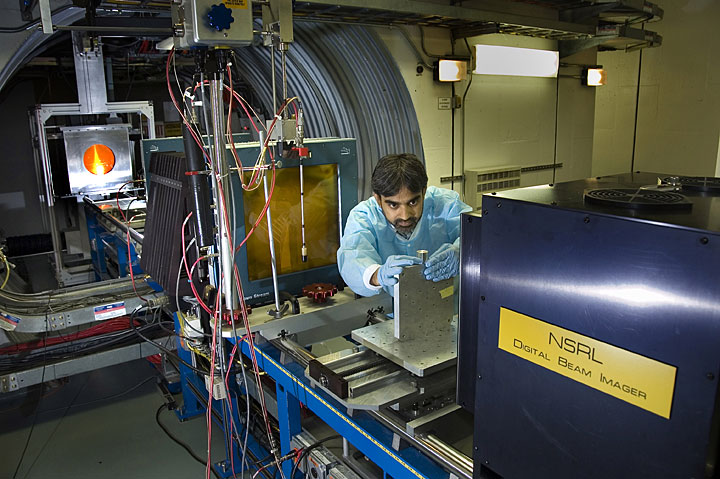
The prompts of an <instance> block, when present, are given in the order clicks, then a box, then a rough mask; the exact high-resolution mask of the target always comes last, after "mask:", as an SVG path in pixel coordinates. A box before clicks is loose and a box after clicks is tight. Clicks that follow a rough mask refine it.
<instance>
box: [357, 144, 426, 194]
mask: <svg viewBox="0 0 720 479" xmlns="http://www.w3.org/2000/svg"><path fill="white" fill-rule="evenodd" d="M427 182H428V177H427V173H426V172H425V165H423V164H422V162H421V161H420V160H418V158H417V156H415V155H413V154H412V153H399V154H396V155H386V156H383V157H382V158H380V161H379V162H378V164H377V165H376V166H375V169H374V170H373V174H372V184H371V186H372V190H373V193H375V194H378V195H380V196H395V195H396V194H398V193H399V192H400V190H401V189H402V188H403V187H405V188H407V189H408V190H410V191H411V192H413V193H420V192H422V191H423V190H424V189H425V188H426V187H427Z"/></svg>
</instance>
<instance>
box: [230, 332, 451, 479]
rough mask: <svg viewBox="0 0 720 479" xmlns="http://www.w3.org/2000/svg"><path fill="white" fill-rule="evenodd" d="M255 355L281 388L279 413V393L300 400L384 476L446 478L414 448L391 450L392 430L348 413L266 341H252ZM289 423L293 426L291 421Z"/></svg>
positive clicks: (247, 350) (247, 348) (246, 350)
mask: <svg viewBox="0 0 720 479" xmlns="http://www.w3.org/2000/svg"><path fill="white" fill-rule="evenodd" d="M242 351H243V354H245V355H246V356H248V357H249V356H250V353H251V352H250V346H249V343H248V340H247V339H245V340H243V341H242ZM255 355H256V357H257V361H258V366H259V367H260V369H262V370H263V371H265V372H266V373H267V374H268V375H269V376H270V377H272V378H273V379H274V380H275V382H276V385H277V388H278V390H279V391H280V388H282V391H283V394H282V395H281V394H278V398H279V399H278V410H279V414H282V413H280V411H281V410H282V409H283V408H284V407H285V405H281V403H280V401H281V400H285V399H280V396H285V395H287V396H288V399H287V400H288V401H289V400H290V398H293V400H296V401H300V402H302V403H303V404H304V405H305V406H307V407H308V408H309V409H310V410H311V411H312V412H313V413H315V415H317V416H318V417H319V418H320V419H322V420H323V421H324V422H325V423H326V424H327V425H328V426H330V427H331V428H332V429H334V430H335V431H336V432H337V433H338V434H340V435H341V436H343V437H344V438H346V439H347V440H348V441H349V442H350V443H351V444H353V446H355V447H356V448H357V449H359V450H360V451H361V452H362V453H363V454H365V455H366V456H367V457H368V458H369V459H370V460H372V461H373V462H374V463H375V464H376V465H378V466H379V467H380V468H382V470H383V471H384V473H385V474H386V477H392V478H396V479H401V478H402V479H405V478H408V479H411V478H417V479H447V477H448V473H447V472H446V471H444V470H443V469H442V468H441V467H439V466H438V465H437V464H436V463H435V462H433V461H431V460H430V459H429V458H428V457H426V456H424V455H422V454H420V453H419V452H418V451H416V450H415V449H414V448H406V449H405V450H401V451H395V450H394V449H393V448H392V438H393V433H392V431H390V430H389V429H388V428H386V427H385V426H383V425H382V424H380V423H379V422H377V421H376V420H374V419H372V418H371V417H370V416H369V415H368V414H367V413H364V412H362V411H354V414H353V415H350V414H349V413H348V412H347V411H345V410H344V407H343V406H341V405H340V404H339V403H337V402H336V401H335V400H334V399H333V398H331V397H330V396H328V395H327V394H326V393H324V392H323V391H321V390H316V389H314V388H313V387H312V386H311V385H310V383H309V381H308V380H307V379H306V378H305V375H304V370H303V368H302V366H300V365H299V364H297V363H293V362H291V363H288V364H281V362H280V352H279V351H278V350H277V349H275V348H274V347H273V346H272V345H270V344H269V343H265V344H262V345H257V344H255ZM289 417H290V415H288V417H287V418H286V420H288V431H287V432H286V433H285V434H286V435H287V436H290V437H292V434H290V431H292V430H293V429H291V428H290V426H291V423H290V422H289ZM282 424H283V423H282V422H281V427H280V429H281V431H282V430H283V429H284V427H283V426H282ZM292 426H293V427H294V425H292ZM281 434H282V433H281ZM288 450H289V449H288ZM283 452H285V450H283ZM283 472H284V469H283Z"/></svg>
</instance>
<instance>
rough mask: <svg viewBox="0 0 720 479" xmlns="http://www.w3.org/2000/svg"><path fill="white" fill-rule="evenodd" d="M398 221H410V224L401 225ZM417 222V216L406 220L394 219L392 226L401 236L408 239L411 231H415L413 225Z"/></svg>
mask: <svg viewBox="0 0 720 479" xmlns="http://www.w3.org/2000/svg"><path fill="white" fill-rule="evenodd" d="M400 223H411V224H410V225H407V224H405V225H401V224H400ZM417 224H418V219H417V218H408V219H407V220H395V223H393V226H394V227H395V232H396V233H397V234H399V235H400V236H402V237H403V238H405V239H409V238H410V236H411V235H412V233H413V231H415V227H416V226H417Z"/></svg>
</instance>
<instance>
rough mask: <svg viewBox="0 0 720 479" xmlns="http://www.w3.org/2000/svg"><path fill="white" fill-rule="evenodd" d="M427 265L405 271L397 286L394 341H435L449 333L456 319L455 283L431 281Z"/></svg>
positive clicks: (449, 280) (400, 276) (394, 309)
mask: <svg viewBox="0 0 720 479" xmlns="http://www.w3.org/2000/svg"><path fill="white" fill-rule="evenodd" d="M424 268H425V266H424V265H415V266H408V267H406V268H404V269H403V272H402V273H400V275H399V277H398V282H397V284H396V285H395V296H394V307H393V312H394V314H395V321H394V323H395V329H394V336H395V338H397V339H399V340H401V341H409V340H412V339H418V338H424V337H432V338H433V340H434V338H435V337H436V335H437V333H438V330H441V329H442V330H447V329H448V326H449V325H450V320H451V319H452V317H453V293H454V289H453V288H454V287H453V279H452V278H450V279H446V280H444V281H438V282H437V283H435V282H433V281H428V280H427V279H425V276H424V275H423V269H424Z"/></svg>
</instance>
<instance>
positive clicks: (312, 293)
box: [302, 283, 338, 303]
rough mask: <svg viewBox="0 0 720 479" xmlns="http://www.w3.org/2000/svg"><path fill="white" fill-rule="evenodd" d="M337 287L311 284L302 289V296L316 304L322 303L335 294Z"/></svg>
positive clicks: (325, 284)
mask: <svg viewBox="0 0 720 479" xmlns="http://www.w3.org/2000/svg"><path fill="white" fill-rule="evenodd" d="M337 291H338V289H337V286H335V285H334V284H330V283H313V284H309V285H307V286H305V287H304V288H303V289H302V292H303V296H307V297H308V298H310V299H312V300H313V301H314V302H316V303H324V302H326V301H327V300H328V298H330V297H332V296H334V295H335V293H337Z"/></svg>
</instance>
